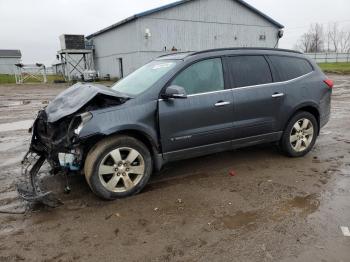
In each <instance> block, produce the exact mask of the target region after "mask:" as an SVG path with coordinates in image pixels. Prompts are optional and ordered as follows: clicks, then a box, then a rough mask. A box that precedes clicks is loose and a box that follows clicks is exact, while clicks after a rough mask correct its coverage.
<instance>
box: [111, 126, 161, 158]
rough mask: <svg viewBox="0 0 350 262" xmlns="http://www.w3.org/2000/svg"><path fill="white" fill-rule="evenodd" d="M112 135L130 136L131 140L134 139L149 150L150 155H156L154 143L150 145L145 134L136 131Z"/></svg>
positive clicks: (156, 149)
mask: <svg viewBox="0 0 350 262" xmlns="http://www.w3.org/2000/svg"><path fill="white" fill-rule="evenodd" d="M112 135H113V136H114V135H126V136H131V137H133V138H136V139H138V140H140V141H141V142H142V143H144V144H145V146H146V147H147V148H148V149H149V151H150V152H151V154H152V155H153V154H156V153H158V147H157V145H155V144H154V143H152V141H151V138H150V137H148V136H147V135H146V134H144V133H142V132H139V131H136V130H123V131H119V132H117V133H114V134H112Z"/></svg>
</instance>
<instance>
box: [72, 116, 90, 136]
mask: <svg viewBox="0 0 350 262" xmlns="http://www.w3.org/2000/svg"><path fill="white" fill-rule="evenodd" d="M79 117H80V124H79V126H78V127H77V128H76V129H75V130H74V133H75V134H76V135H79V134H80V132H81V130H82V129H83V127H84V126H85V124H86V123H87V122H89V121H90V120H91V118H92V114H91V113H90V112H86V113H83V114H81V115H79Z"/></svg>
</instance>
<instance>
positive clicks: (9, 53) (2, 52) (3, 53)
mask: <svg viewBox="0 0 350 262" xmlns="http://www.w3.org/2000/svg"><path fill="white" fill-rule="evenodd" d="M0 57H18V58H21V57H22V54H21V51H20V50H9V49H0Z"/></svg>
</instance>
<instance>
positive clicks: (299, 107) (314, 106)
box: [282, 101, 320, 130]
mask: <svg viewBox="0 0 350 262" xmlns="http://www.w3.org/2000/svg"><path fill="white" fill-rule="evenodd" d="M304 108H307V109H308V110H306V111H308V112H310V113H312V114H314V115H315V113H316V112H317V115H315V117H316V120H317V122H318V123H319V124H320V107H319V105H318V104H317V103H316V102H315V101H305V102H302V103H300V104H298V105H297V106H296V107H294V108H291V110H289V112H288V113H287V114H286V115H287V116H288V117H287V118H285V120H284V122H283V125H282V127H283V130H284V129H285V127H286V125H287V124H288V123H289V120H290V119H291V118H292V117H293V116H294V115H295V113H296V112H298V111H300V110H302V109H304ZM310 109H311V110H310Z"/></svg>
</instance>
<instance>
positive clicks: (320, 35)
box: [297, 23, 325, 53]
mask: <svg viewBox="0 0 350 262" xmlns="http://www.w3.org/2000/svg"><path fill="white" fill-rule="evenodd" d="M324 39H325V37H324V30H323V26H322V25H321V24H318V23H316V24H312V25H311V26H310V28H309V31H308V32H307V33H305V34H303V35H302V36H301V38H300V39H299V41H298V42H297V49H299V50H301V51H303V52H304V53H314V52H322V51H323V50H324V42H325V40H324Z"/></svg>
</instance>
